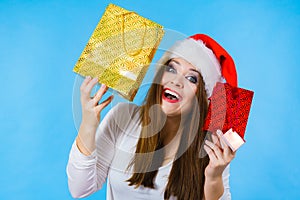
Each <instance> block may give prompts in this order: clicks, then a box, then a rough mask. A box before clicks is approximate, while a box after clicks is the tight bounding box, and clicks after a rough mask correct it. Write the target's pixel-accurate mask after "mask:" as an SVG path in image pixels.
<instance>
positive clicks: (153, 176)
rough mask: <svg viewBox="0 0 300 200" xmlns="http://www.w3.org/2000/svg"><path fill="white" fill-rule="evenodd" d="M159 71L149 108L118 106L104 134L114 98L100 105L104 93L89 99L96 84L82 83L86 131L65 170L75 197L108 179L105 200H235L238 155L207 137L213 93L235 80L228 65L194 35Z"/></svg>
mask: <svg viewBox="0 0 300 200" xmlns="http://www.w3.org/2000/svg"><path fill="white" fill-rule="evenodd" d="M207 46H208V47H209V48H208V47H207ZM158 64H159V66H160V67H159V68H158V71H157V74H156V76H155V78H154V82H153V84H152V85H151V87H150V89H149V92H148V94H147V97H146V99H145V102H144V104H143V105H142V106H141V107H138V106H136V105H134V104H125V103H122V104H118V105H117V106H115V107H114V108H112V109H111V110H110V112H109V113H108V114H107V115H106V116H105V118H104V119H103V120H102V122H101V123H100V125H99V127H98V124H99V121H100V112H101V110H102V109H103V108H104V107H106V106H107V105H108V104H109V103H110V102H111V100H112V96H111V97H109V98H108V99H106V100H105V101H104V102H103V103H101V104H98V102H99V101H100V99H101V98H102V96H103V94H104V93H105V92H106V90H107V87H106V86H102V87H101V88H100V89H99V91H98V92H97V93H96V95H95V96H94V97H93V98H90V92H91V89H92V88H93V87H94V86H95V84H96V83H97V79H91V78H90V77H87V78H86V79H85V80H84V82H83V83H82V85H81V103H82V123H81V125H80V129H79V133H78V136H77V138H76V140H75V142H74V143H73V146H72V149H71V152H70V158H69V162H68V166H67V174H68V183H69V189H70V192H71V194H72V196H73V197H76V198H80V197H85V196H88V195H90V194H92V193H94V192H96V191H97V190H99V189H100V188H101V187H102V185H103V183H104V182H105V181H106V179H107V199H130V200H131V199H176V198H177V199H184V200H185V199H195V200H196V199H206V200H208V199H220V198H221V199H231V195H230V191H229V166H228V165H229V163H230V162H231V160H232V159H233V158H234V156H235V153H234V152H232V151H231V149H230V148H229V147H228V146H227V145H226V143H224V141H223V140H222V137H220V134H222V133H218V134H216V133H213V134H211V135H210V134H209V133H207V132H205V131H203V130H202V127H203V124H204V120H205V117H206V114H207V109H208V100H207V99H208V97H210V95H211V93H212V90H213V87H214V85H215V84H216V82H217V81H222V75H223V76H224V75H226V77H225V78H226V80H228V79H233V80H234V79H236V72H235V67H234V63H233V61H232V59H231V57H230V56H229V55H228V54H227V52H226V51H225V50H224V49H223V48H222V47H221V46H220V45H219V44H217V43H216V42H215V41H214V40H213V39H211V38H210V37H208V36H206V35H203V34H197V35H194V36H192V37H190V38H187V39H185V40H183V41H179V42H177V43H176V44H175V45H174V46H173V47H171V49H170V50H169V51H168V52H166V53H165V54H164V55H163V57H162V58H161V59H160V61H159V63H158ZM206 153H207V154H206Z"/></svg>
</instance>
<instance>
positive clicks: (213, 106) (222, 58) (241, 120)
mask: <svg viewBox="0 0 300 200" xmlns="http://www.w3.org/2000/svg"><path fill="white" fill-rule="evenodd" d="M201 40H203V41H204V42H205V45H206V46H207V47H209V48H210V49H211V50H212V51H213V53H214V54H215V55H216V57H217V59H218V60H219V62H220V65H221V71H222V75H223V77H224V78H225V79H226V81H227V83H221V82H218V83H217V84H216V86H215V87H214V89H213V92H212V95H211V97H210V98H209V100H210V102H209V107H208V113H207V116H206V119H205V123H204V126H203V130H207V131H210V132H216V131H217V130H222V132H223V133H225V134H223V135H222V137H223V139H224V141H225V142H226V143H227V145H228V146H229V147H230V148H231V149H232V150H233V151H236V150H237V149H238V148H239V147H240V146H241V145H242V144H244V143H245V140H244V135H245V131H246V126H247V122H248V117H249V113H250V108H251V103H252V99H253V95H254V92H253V91H250V90H246V89H243V88H238V87H237V85H238V84H237V73H236V69H235V65H234V62H233V59H232V58H231V56H230V55H229V54H228V53H227V52H226V50H224V49H223V48H222V47H221V46H220V45H219V44H218V43H217V42H215V41H214V40H212V39H211V38H208V37H206V36H201Z"/></svg>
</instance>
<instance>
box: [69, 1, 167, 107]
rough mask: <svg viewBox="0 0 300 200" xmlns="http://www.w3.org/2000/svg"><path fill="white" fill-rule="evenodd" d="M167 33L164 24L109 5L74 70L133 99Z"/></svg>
mask: <svg viewBox="0 0 300 200" xmlns="http://www.w3.org/2000/svg"><path fill="white" fill-rule="evenodd" d="M163 35H164V31H163V27H162V26H161V25H159V24H157V23H155V22H153V21H151V20H149V19H146V18H143V17H141V16H139V15H138V14H136V13H135V12H132V11H128V10H125V9H123V8H121V7H118V6H116V5H114V4H109V5H108V7H107V8H106V10H105V12H104V14H103V16H102V18H101V20H100V22H99V23H98V25H97V27H96V29H95V30H94V32H93V34H92V36H91V38H90V39H89V41H88V43H87V45H86V47H85V49H84V50H83V52H82V54H81V56H80V57H79V60H78V61H77V63H76V65H75V67H74V69H73V71H74V72H76V73H78V74H80V75H83V76H91V77H97V78H98V80H99V83H102V84H105V85H107V86H108V87H110V88H112V89H114V90H116V91H118V92H119V93H120V94H121V95H122V96H123V97H124V98H126V99H128V100H130V101H132V100H133V98H134V96H135V94H136V92H137V90H138V88H139V86H140V84H141V83H142V80H143V78H144V76H145V74H146V72H147V70H148V66H149V64H150V63H151V60H152V59H153V56H154V53H155V51H156V50H157V47H158V45H159V43H160V41H161V39H162V37H163Z"/></svg>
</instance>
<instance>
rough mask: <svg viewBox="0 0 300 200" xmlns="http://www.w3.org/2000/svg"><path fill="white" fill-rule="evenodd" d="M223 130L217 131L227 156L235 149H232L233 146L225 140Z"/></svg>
mask: <svg viewBox="0 0 300 200" xmlns="http://www.w3.org/2000/svg"><path fill="white" fill-rule="evenodd" d="M222 134H223V133H222V131H220V130H218V131H217V135H218V137H219V140H220V142H221V145H222V147H223V152H224V155H225V156H230V155H232V153H233V151H232V150H231V148H230V147H229V146H228V145H227V143H226V142H225V140H224V138H223V137H222Z"/></svg>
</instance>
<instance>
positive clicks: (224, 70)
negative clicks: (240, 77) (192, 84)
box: [158, 34, 237, 97]
mask: <svg viewBox="0 0 300 200" xmlns="http://www.w3.org/2000/svg"><path fill="white" fill-rule="evenodd" d="M172 58H183V59H185V60H186V61H188V62H189V63H191V64H192V65H193V66H195V67H196V69H198V70H199V72H200V73H201V75H202V77H203V80H204V82H205V89H206V93H207V97H210V96H211V94H212V91H213V88H214V86H215V85H216V83H217V82H222V81H223V79H224V78H225V80H226V82H227V83H229V84H230V85H232V86H235V87H237V73H236V69H235V64H234V61H233V59H232V57H231V56H230V55H229V54H228V53H227V51H226V50H225V49H224V48H223V47H222V46H221V45H220V44H218V43H217V42H216V41H215V40H214V39H212V38H211V37H209V36H207V35H205V34H196V35H193V36H191V37H189V38H186V39H184V40H181V41H178V42H176V43H175V44H174V45H173V46H172V47H171V48H170V49H169V50H168V51H166V52H165V54H164V55H163V56H162V57H161V59H160V60H159V61H158V63H159V64H165V63H167V62H168V61H169V60H170V59H172Z"/></svg>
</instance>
